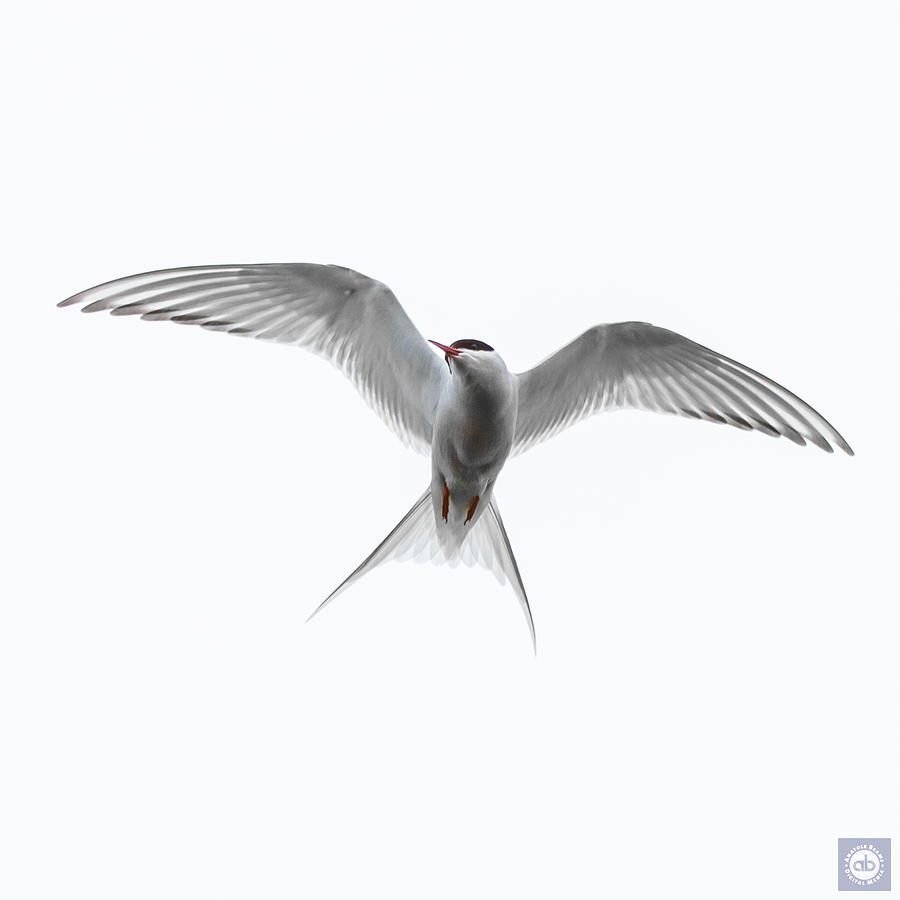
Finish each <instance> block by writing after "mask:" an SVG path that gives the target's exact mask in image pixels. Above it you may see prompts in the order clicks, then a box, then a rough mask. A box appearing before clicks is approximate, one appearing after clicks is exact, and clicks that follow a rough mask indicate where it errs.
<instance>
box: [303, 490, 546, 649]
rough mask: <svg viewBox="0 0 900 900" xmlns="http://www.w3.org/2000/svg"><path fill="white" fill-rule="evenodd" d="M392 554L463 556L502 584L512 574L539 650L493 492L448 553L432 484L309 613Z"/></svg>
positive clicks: (452, 559) (450, 559)
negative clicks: (440, 539)
mask: <svg viewBox="0 0 900 900" xmlns="http://www.w3.org/2000/svg"><path fill="white" fill-rule="evenodd" d="M389 559H394V560H405V559H414V560H416V561H417V562H428V561H429V560H430V561H431V562H435V563H444V562H446V563H449V564H450V565H451V566H456V565H458V563H459V562H460V560H462V562H464V563H465V564H466V565H469V566H474V565H475V564H476V563H477V564H478V565H481V566H484V567H485V568H486V569H489V570H490V571H492V572H493V573H494V575H495V576H496V578H497V580H498V581H499V582H500V584H505V583H506V579H507V578H508V579H509V582H510V584H511V585H512V587H513V590H514V591H515V592H516V597H517V598H518V600H519V605H520V606H521V607H522V612H523V613H524V614H525V619H526V621H527V622H528V630H529V632H530V633H531V643H532V646H533V647H534V651H535V653H537V640H536V637H535V633H534V620H533V619H532V617H531V607H530V606H529V605H528V596H527V595H526V594H525V586H524V585H523V584H522V576H521V575H520V574H519V567H518V566H517V565H516V558H515V556H513V552H512V547H510V545H509V538H508V537H507V535H506V529H505V528H504V527H503V519H501V518H500V510H499V508H498V507H497V500H496V498H495V497H493V496H492V497H491V501H490V504H489V506H488V508H487V509H486V510H485V511H484V513H482V515H481V517H480V518H479V519H478V521H477V522H476V523H475V525H474V526H473V528H472V533H471V534H469V535H468V536H467V537H466V539H465V541H464V542H463V544H462V546H461V547H460V548H459V550H458V551H456V552H455V553H452V554H451V555H449V556H448V555H447V554H446V552H445V551H444V550H443V549H442V548H441V546H440V544H439V543H438V536H437V531H436V525H435V521H434V509H433V507H432V504H431V490H430V489H429V490H426V491H425V493H424V494H422V496H421V497H419V499H418V500H417V501H416V502H415V503H414V504H413V506H412V509H410V511H409V512H408V513H407V514H406V515H405V516H404V517H403V518H402V519H401V520H400V521H399V522H398V523H397V525H396V526H395V527H394V529H393V531H391V533H390V534H389V535H388V536H387V537H386V538H385V539H384V540H383V541H382V542H381V543H380V544H379V545H378V546H377V547H376V548H375V549H374V550H373V551H372V552H371V553H370V554H369V555H368V556H367V557H366V558H365V559H364V560H363V561H362V562H361V563H360V564H359V565H358V566H357V567H356V568H355V569H354V570H353V571H352V572H351V573H350V574H349V575H348V576H347V577H346V578H345V579H344V580H343V581H342V582H341V583H340V584H339V585H338V586H337V587H336V588H335V589H334V590H333V591H332V592H331V593H330V594H329V595H328V596H327V597H326V598H325V599H324V600H323V601H322V602H321V603H320V604H319V606H318V607H317V608H316V609H315V611H314V612H313V614H312V615H311V616H310V617H309V618H310V619H311V618H312V617H313V616H314V615H316V613H318V612H319V610H321V609H323V608H324V607H325V606H327V605H328V604H329V603H330V602H331V601H332V600H334V598H335V597H337V596H338V594H340V593H342V592H343V591H344V590H346V589H347V588H348V587H350V585H351V584H353V582H354V581H357V580H358V579H360V578H362V576H363V575H365V574H366V572H370V571H371V570H372V569H374V568H375V567H376V566H379V565H381V563H383V562H387V560H389ZM307 621H309V619H307Z"/></svg>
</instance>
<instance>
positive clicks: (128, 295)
mask: <svg viewBox="0 0 900 900" xmlns="http://www.w3.org/2000/svg"><path fill="white" fill-rule="evenodd" d="M73 305H83V310H82V311H83V312H99V311H101V310H107V311H109V312H111V313H112V315H114V316H140V317H141V318H142V319H149V320H154V321H155V320H163V321H170V322H175V323H177V324H179V325H199V326H200V327H201V328H206V329H208V330H211V331H224V332H227V333H229V334H236V335H242V336H244V337H255V338H259V339H260V340H267V341H276V342H278V343H282V344H293V345H295V346H298V347H305V348H306V349H308V350H311V351H312V352H313V353H316V354H318V355H319V356H322V357H324V358H325V359H327V360H329V361H330V362H332V363H333V364H334V365H335V366H337V367H338V368H339V369H340V370H341V371H343V372H344V374H345V375H347V376H348V377H349V378H350V380H351V381H352V382H353V383H354V384H355V385H356V387H357V389H358V390H359V392H360V394H362V396H363V397H364V398H365V400H366V402H367V403H368V404H369V405H370V406H371V407H372V408H373V409H374V410H375V411H376V412H377V413H378V415H379V416H380V417H381V418H382V419H383V420H384V421H385V422H386V423H387V424H388V425H389V426H390V427H391V428H392V429H393V430H394V432H395V433H396V434H397V436H398V437H399V438H400V439H401V440H402V441H403V442H404V443H406V444H408V445H410V446H412V447H413V448H414V449H415V450H417V451H419V452H420V453H425V454H427V453H428V452H429V448H430V447H431V431H432V427H433V425H434V411H435V407H436V406H437V401H438V397H439V395H440V390H441V385H442V383H443V382H444V381H445V379H446V378H447V373H446V371H445V370H444V368H443V366H442V365H441V362H440V360H439V359H438V358H437V357H436V356H435V354H434V351H433V350H432V349H431V348H430V347H429V346H428V343H427V342H426V341H425V339H424V338H423V337H422V335H421V334H419V332H418V330H417V329H416V327H415V325H413V323H412V322H411V321H410V319H409V316H407V315H406V313H405V312H404V310H403V307H402V306H401V305H400V304H399V303H398V302H397V298H396V297H395V296H394V294H393V293H392V292H391V291H390V289H389V288H387V287H386V286H385V285H383V284H382V283H381V282H380V281H375V280H374V279H373V278H368V277H367V276H365V275H361V274H360V273H359V272H354V271H353V270H352V269H345V268H343V267H341V266H322V265H315V264H311V263H291V264H283V265H282V264H269V265H247V266H237V265H230V266H196V267H192V268H182V269H161V270H159V271H155V272H145V273H143V274H140V275H130V276H128V277H127V278H119V279H117V280H115V281H109V282H106V283H105V284H101V285H98V286H97V287H92V288H88V289H87V290H86V291H82V292H81V293H78V294H75V295H74V296H72V297H69V298H68V299H66V300H63V301H62V302H61V303H60V304H59V306H73Z"/></svg>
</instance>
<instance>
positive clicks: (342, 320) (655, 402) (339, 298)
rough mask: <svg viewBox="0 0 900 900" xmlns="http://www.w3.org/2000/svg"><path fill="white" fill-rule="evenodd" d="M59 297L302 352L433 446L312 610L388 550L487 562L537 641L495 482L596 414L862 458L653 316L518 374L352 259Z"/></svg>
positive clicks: (179, 277) (761, 383)
mask: <svg viewBox="0 0 900 900" xmlns="http://www.w3.org/2000/svg"><path fill="white" fill-rule="evenodd" d="M59 306H81V307H82V311H83V312H99V311H101V310H108V311H109V312H111V313H112V315H114V316H130V315H137V316H140V317H141V318H142V319H150V320H153V321H156V320H161V321H169V322H177V323H178V324H181V325H199V326H200V327H201V328H205V329H207V330H209V331H223V332H227V333H228V334H237V335H244V336H247V337H254V338H259V339H261V340H268V341H274V342H277V343H282V344H292V345H294V346H297V347H305V348H306V349H308V350H311V351H312V352H313V353H315V354H317V355H319V356H322V357H324V358H325V359H328V360H329V361H330V362H332V363H333V364H334V365H335V366H336V367H337V368H339V369H340V370H341V371H342V372H343V373H344V374H345V375H346V376H347V377H348V378H349V379H350V380H351V381H352V382H353V384H354V385H355V386H356V388H357V389H358V390H359V392H360V394H362V396H363V398H364V399H365V400H366V401H367V402H368V403H369V405H370V406H371V407H372V408H373V409H374V410H375V412H376V413H378V415H379V416H380V417H381V418H382V419H383V420H384V421H385V422H386V423H387V425H389V426H390V427H391V428H392V429H393V431H394V432H395V433H396V434H397V436H398V437H399V438H400V439H401V440H402V441H404V442H405V443H406V444H407V445H409V446H411V447H413V448H414V449H416V450H418V451H420V452H421V453H424V454H426V455H430V456H431V479H430V482H429V484H428V487H427V488H426V489H425V491H424V492H423V494H422V495H421V496H420V497H419V498H418V500H416V502H415V503H414V504H413V506H412V508H411V509H410V510H409V512H408V513H407V514H406V515H405V516H404V517H403V518H402V519H401V520H400V522H399V523H398V524H397V525H396V526H395V528H394V529H393V530H392V531H391V532H390V534H388V536H387V537H386V538H385V539H384V540H383V541H382V542H381V543H380V544H379V545H378V546H377V547H376V548H375V549H374V550H373V551H372V553H370V554H369V556H368V557H366V559H365V560H363V562H362V563H361V564H360V565H359V566H358V567H357V568H356V569H354V571H353V572H351V573H350V575H349V576H348V577H347V578H346V579H345V580H344V581H343V582H341V584H340V585H338V587H337V588H335V590H334V591H332V593H331V594H330V595H329V596H328V597H326V598H325V600H324V601H322V603H321V604H320V605H319V606H318V607H317V609H316V610H315V612H314V613H313V615H315V613H317V612H318V611H319V610H320V609H322V607H324V606H325V605H326V604H327V603H329V602H330V601H331V600H333V599H334V598H335V597H336V596H337V595H338V594H340V593H341V592H342V591H343V590H344V589H346V588H347V587H348V586H349V585H351V584H352V583H353V582H355V581H356V580H357V579H359V578H360V577H362V576H363V575H365V574H366V573H367V572H369V571H370V570H371V569H373V568H374V567H375V566H377V565H379V564H381V563H383V562H385V561H386V560H388V559H404V558H415V559H420V560H427V559H431V560H433V561H435V562H447V563H449V564H450V565H456V564H458V563H459V562H460V561H462V562H464V563H466V564H468V565H475V564H480V565H483V566H484V567H486V568H488V569H489V570H491V571H493V573H494V574H495V575H496V576H497V578H498V579H499V580H500V582H501V583H505V580H506V579H509V581H510V583H511V584H512V587H513V589H514V591H515V593H516V596H517V598H518V600H519V603H520V605H521V607H522V610H523V612H524V614H525V618H526V621H527V623H528V628H529V631H530V633H531V639H532V644H533V645H534V646H536V644H535V631H534V622H533V619H532V616H531V609H530V607H529V603H528V597H527V595H526V593H525V587H524V585H523V584H522V578H521V576H520V574H519V568H518V565H517V564H516V559H515V557H514V556H513V552H512V548H511V547H510V543H509V539H508V537H507V534H506V529H505V528H504V526H503V519H502V518H501V517H500V509H499V507H498V505H497V498H496V496H495V495H494V485H495V484H496V481H497V476H498V475H499V474H500V471H501V469H502V468H503V466H504V464H505V462H506V460H507V459H508V458H509V457H510V456H515V455H516V454H519V453H522V452H523V451H525V450H527V449H529V448H530V447H533V446H534V445H535V444H538V443H540V442H541V441H544V440H546V439H547V438H549V437H552V436H553V435H555V434H557V433H559V432H560V431H562V430H563V429H564V428H568V426H570V425H572V424H574V423H575V422H578V421H580V420H581V419H584V418H586V417H588V416H590V415H593V414H594V413H598V412H603V411H606V410H615V409H624V408H628V409H643V410H649V411H651V412H662V413H673V414H675V415H679V416H686V417H689V418H692V419H705V420H706V421H709V422H719V423H725V424H728V425H733V426H734V427H736V428H741V429H743V430H745V431H759V432H762V433H763V434H767V435H770V436H771V437H780V436H784V437H786V438H788V440H791V441H793V442H794V443H795V444H800V445H804V444H806V442H807V441H808V442H810V443H812V444H815V445H816V446H817V447H820V448H821V449H822V450H825V451H827V452H828V453H831V452H833V447H839V448H840V449H841V450H843V451H844V452H845V453H847V454H849V455H851V456H852V455H853V451H852V450H851V449H850V446H849V444H848V443H847V442H846V441H845V440H844V439H843V438H842V437H841V435H840V434H839V433H838V432H837V431H836V430H835V429H834V428H833V427H832V426H831V425H830V424H829V423H828V422H827V421H826V420H825V418H824V417H823V416H821V415H820V414H819V413H817V412H816V411H815V410H814V409H813V408H812V407H811V406H809V404H807V403H805V402H804V401H803V400H801V399H800V398H799V397H798V396H796V395H795V394H792V393H791V392H790V391H789V390H787V389H786V388H784V387H782V386H781V385H779V384H777V383H776V382H774V381H772V380H771V379H769V378H767V377H766V376H765V375H761V374H760V373H759V372H756V371H754V370H753V369H750V368H748V367H747V366H745V365H743V364H742V363H739V362H736V361H735V360H733V359H729V358H728V357H727V356H722V355H721V354H719V353H717V352H716V351H714V350H710V349H709V348H707V347H704V346H702V345H700V344H696V343H694V342H693V341H691V340H688V339H687V338H685V337H682V336H681V335H680V334H676V333H675V332H674V331H669V330H667V329H665V328H658V327H656V326H655V325H649V324H647V323H646V322H617V323H615V324H611V325H595V326H594V327H593V328H589V329H588V330H587V331H585V332H584V334H582V335H581V336H580V337H577V338H575V340H574V341H572V342H571V343H570V344H567V345H566V346H565V347H563V348H562V349H561V350H558V351H557V352H556V353H554V354H552V355H551V356H549V357H547V359H545V360H544V361H543V362H542V363H540V364H539V365H537V366H535V367H534V368H533V369H529V370H528V371H527V372H521V373H519V374H513V373H512V372H510V371H509V369H507V367H506V363H505V362H504V361H503V358H502V357H501V356H500V354H499V353H498V352H497V351H496V350H495V349H494V348H493V347H491V346H490V345H489V344H486V343H484V342H483V341H480V340H475V339H464V340H457V341H454V342H453V343H452V344H441V343H439V342H437V341H430V344H431V345H433V346H430V345H429V342H428V341H426V340H425V339H424V338H423V337H422V335H421V334H420V333H419V331H418V330H417V329H416V327H415V325H413V323H412V321H410V319H409V317H408V316H407V314H406V313H405V312H404V310H403V307H402V306H401V305H400V303H399V302H398V301H397V298H396V297H395V296H394V294H393V293H392V292H391V290H390V289H389V288H388V287H386V286H385V285H384V284H382V283H381V282H379V281H375V280H374V279H372V278H368V277H366V276H365V275H361V274H360V273H359V272H354V271H353V270H352V269H346V268H343V267H342V266H326V265H316V264H312V263H291V264H283V265H282V264H264V265H225V266H194V267H189V268H180V269H164V270H160V271H155V272H146V273H143V274H140V275H131V276H128V277H126V278H119V279H117V280H115V281H109V282H106V283H105V284H101V285H98V286H96V287H92V288H88V289H87V290H85V291H81V292H80V293H78V294H75V295H74V296H72V297H69V298H68V299H66V300H63V301H62V302H61V303H59ZM434 347H437V348H438V351H440V352H439V353H438V352H435V350H434V349H433V348H434ZM310 618H312V616H311V617H310Z"/></svg>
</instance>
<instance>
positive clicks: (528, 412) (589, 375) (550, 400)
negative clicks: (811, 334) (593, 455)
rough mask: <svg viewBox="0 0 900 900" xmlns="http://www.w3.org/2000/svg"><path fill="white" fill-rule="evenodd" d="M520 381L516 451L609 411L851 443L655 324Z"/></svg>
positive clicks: (574, 351) (791, 397)
mask: <svg viewBox="0 0 900 900" xmlns="http://www.w3.org/2000/svg"><path fill="white" fill-rule="evenodd" d="M518 379H519V408H518V415H517V419H516V436H515V441H514V444H513V453H521V452H523V451H524V450H526V449H528V448H529V447H531V446H533V445H534V444H537V443H539V442H540V441H544V440H546V439H547V438H549V437H552V436H553V435H554V434H557V433H558V432H560V431H562V430H563V429H564V428H567V427H568V426H569V425H572V424H574V423H575V422H577V421H579V420H581V419H583V418H586V417H587V416H589V415H592V414H594V413H597V412H601V411H603V410H613V409H623V408H630V409H644V410H649V411H651V412H664V413H671V414H675V415H680V416H685V417H688V418H692V419H704V420H706V421H709V422H717V423H719V424H727V425H731V426H733V427H735V428H740V429H742V430H744V431H751V430H752V431H759V432H761V433H763V434H767V435H769V436H771V437H780V436H782V435H783V436H784V437H787V438H788V439H789V440H791V441H793V442H794V443H796V444H800V445H803V444H806V443H807V442H809V443H812V444H815V445H816V446H817V447H820V448H821V449H822V450H825V451H827V452H828V453H832V452H833V448H834V447H839V448H840V449H841V450H843V451H844V452H845V453H848V454H850V455H851V456H852V455H853V451H852V450H851V448H850V445H849V444H848V443H847V442H846V441H845V440H844V438H843V437H841V435H840V434H839V433H838V431H837V430H836V429H835V428H834V427H833V426H832V425H831V423H830V422H828V421H827V419H825V418H824V417H823V416H822V415H820V414H819V413H818V412H816V410H814V409H813V408H812V407H811V406H810V405H809V404H808V403H806V402H805V401H804V400H801V399H800V398H799V397H798V396H797V395H796V394H793V393H791V391H789V390H788V389H787V388H785V387H783V386H782V385H780V384H778V383H777V382H775V381H772V379H771V378H768V377H766V376H765V375H762V374H761V373H759V372H757V371H755V370H754V369H751V368H749V367H748V366H745V365H744V364H743V363H739V362H737V361H736V360H733V359H730V358H729V357H727V356H723V355H721V354H720V353H716V351H714V350H710V349H709V348H708V347H704V346H703V345H701V344H696V343H694V341H691V340H688V339H687V338H686V337H682V336H681V335H680V334H676V333H675V332H674V331H669V330H668V329H666V328H657V327H656V326H654V325H649V324H647V323H646V322H619V323H617V324H613V325H597V326H595V327H594V328H590V329H588V330H587V331H586V332H585V333H584V334H582V335H581V336H580V337H578V338H576V339H575V340H574V341H572V342H571V343H570V344H567V345H566V346H565V347H563V348H562V349H561V350H558V351H557V352H556V353H554V354H553V355H552V356H550V357H548V358H547V359H546V360H544V362H542V363H540V365H538V366H535V368H533V369H530V370H529V371H527V372H523V373H521V374H520V375H519V376H518Z"/></svg>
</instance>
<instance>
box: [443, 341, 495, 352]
mask: <svg viewBox="0 0 900 900" xmlns="http://www.w3.org/2000/svg"><path fill="white" fill-rule="evenodd" d="M450 346H451V347H453V348H454V349H455V350H493V349H494V348H493V347H491V346H490V345H489V344H486V343H485V342H484V341H476V340H475V339H474V338H464V339H463V340H461V341H454V342H453V343H452V344H451V345H450Z"/></svg>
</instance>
